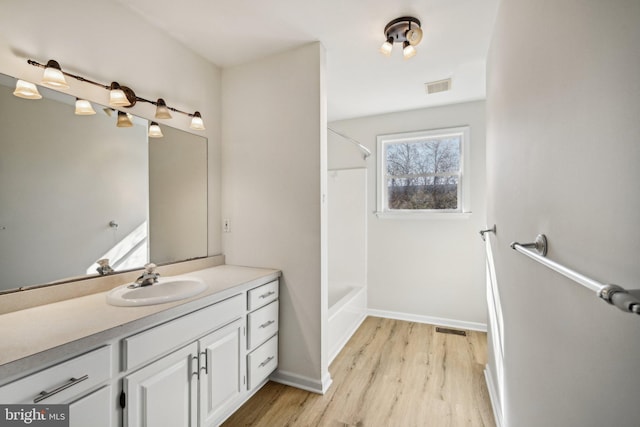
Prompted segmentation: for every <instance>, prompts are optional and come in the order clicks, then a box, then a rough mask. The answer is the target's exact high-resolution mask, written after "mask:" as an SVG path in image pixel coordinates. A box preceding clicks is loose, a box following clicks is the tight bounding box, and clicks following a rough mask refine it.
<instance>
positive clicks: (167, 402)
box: [123, 343, 199, 427]
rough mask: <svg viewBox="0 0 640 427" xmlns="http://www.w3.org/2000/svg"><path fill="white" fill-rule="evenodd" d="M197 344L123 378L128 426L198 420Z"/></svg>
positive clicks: (180, 426)
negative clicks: (194, 378)
mask: <svg viewBox="0 0 640 427" xmlns="http://www.w3.org/2000/svg"><path fill="white" fill-rule="evenodd" d="M197 360H198V344H197V343H192V344H190V345H188V346H186V347H183V348H181V349H180V350H177V351H175V352H173V353H171V354H169V355H168V356H165V357H163V358H162V359H160V360H158V361H156V362H154V363H152V364H150V365H147V366H145V367H144V368H142V369H140V370H139V371H137V372H135V373H133V374H131V375H128V376H126V377H125V378H124V382H123V388H124V390H125V392H126V404H125V416H124V422H125V424H124V425H125V426H127V427H144V426H165V425H166V426H172V427H189V426H196V425H198V424H197V414H198V406H197V392H198V384H197V378H196V380H195V381H194V380H193V377H194V376H196V375H197V374H198V369H199V368H198V362H197Z"/></svg>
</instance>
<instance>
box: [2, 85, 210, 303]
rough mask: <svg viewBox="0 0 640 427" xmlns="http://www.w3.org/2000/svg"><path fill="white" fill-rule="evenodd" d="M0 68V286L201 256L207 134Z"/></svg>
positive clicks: (13, 286) (9, 287) (204, 241)
mask: <svg viewBox="0 0 640 427" xmlns="http://www.w3.org/2000/svg"><path fill="white" fill-rule="evenodd" d="M15 83H16V81H15V79H13V78H12V77H8V76H5V75H0V254H1V256H0V293H4V292H8V291H13V290H16V289H19V288H23V287H29V286H33V285H41V284H51V283H59V282H63V281H68V280H73V279H77V278H81V277H87V276H92V275H97V274H98V273H97V270H96V268H97V267H98V265H97V264H96V262H97V261H98V260H99V259H102V258H109V260H110V265H111V267H112V268H113V269H114V270H115V271H125V270H130V269H134V268H139V267H142V266H143V265H144V264H145V263H147V262H149V261H152V262H154V263H156V264H166V263H171V262H176V261H181V260H186V259H192V258H199V257H204V256H207V140H206V138H203V137H201V136H198V135H194V134H190V133H188V132H184V131H181V130H177V129H174V128H171V127H168V126H165V125H161V126H162V132H163V134H164V136H163V137H162V138H148V136H147V128H148V121H147V120H145V119H141V118H138V117H132V122H133V126H131V127H116V120H117V112H116V111H114V110H112V109H110V108H105V107H103V106H100V105H97V104H93V107H94V109H95V111H96V114H95V115H90V116H80V115H75V114H74V104H75V98H73V97H71V96H69V95H67V94H63V93H60V92H56V91H53V90H49V89H47V88H42V87H38V90H39V91H40V93H41V94H42V99H39V100H29V99H21V98H18V97H16V96H14V95H13V91H14V89H15Z"/></svg>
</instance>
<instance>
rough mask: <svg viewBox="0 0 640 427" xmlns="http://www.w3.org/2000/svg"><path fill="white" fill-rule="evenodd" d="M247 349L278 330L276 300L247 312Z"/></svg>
mask: <svg viewBox="0 0 640 427" xmlns="http://www.w3.org/2000/svg"><path fill="white" fill-rule="evenodd" d="M248 319H249V322H248V323H249V334H248V336H247V349H249V350H250V349H252V348H254V347H255V346H257V345H258V344H261V343H262V342H264V341H265V340H267V338H269V337H271V336H273V335H274V334H275V333H276V332H278V301H274V302H272V303H271V304H269V305H266V306H264V307H262V308H261V309H259V310H256V311H254V312H252V313H249V317H248Z"/></svg>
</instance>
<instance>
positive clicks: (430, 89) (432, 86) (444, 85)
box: [424, 79, 451, 95]
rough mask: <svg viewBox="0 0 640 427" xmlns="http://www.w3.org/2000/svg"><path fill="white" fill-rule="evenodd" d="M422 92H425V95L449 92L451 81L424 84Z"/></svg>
mask: <svg viewBox="0 0 640 427" xmlns="http://www.w3.org/2000/svg"><path fill="white" fill-rule="evenodd" d="M424 90H425V91H427V95H431V94H432V93H438V92H446V91H448V90H451V79H444V80H438V81H435V82H428V83H425V84H424Z"/></svg>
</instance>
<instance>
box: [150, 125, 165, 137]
mask: <svg viewBox="0 0 640 427" xmlns="http://www.w3.org/2000/svg"><path fill="white" fill-rule="evenodd" d="M163 136H164V135H163V134H162V129H160V126H159V125H158V123H156V122H151V124H150V125H149V138H162V137H163Z"/></svg>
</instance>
